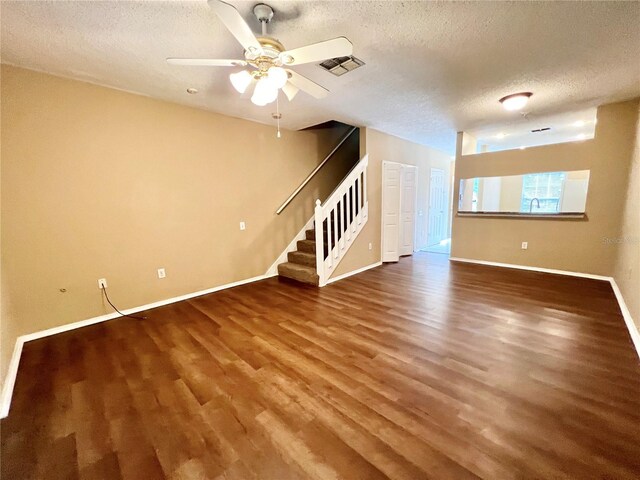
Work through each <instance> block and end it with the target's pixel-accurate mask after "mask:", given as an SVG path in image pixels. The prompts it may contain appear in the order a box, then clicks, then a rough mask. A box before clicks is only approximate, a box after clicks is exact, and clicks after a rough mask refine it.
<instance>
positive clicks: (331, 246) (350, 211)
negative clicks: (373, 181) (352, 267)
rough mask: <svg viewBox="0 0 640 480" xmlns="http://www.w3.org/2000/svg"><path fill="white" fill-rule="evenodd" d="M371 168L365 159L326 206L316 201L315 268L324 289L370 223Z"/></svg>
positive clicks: (350, 173)
mask: <svg viewBox="0 0 640 480" xmlns="http://www.w3.org/2000/svg"><path fill="white" fill-rule="evenodd" d="M368 165H369V157H368V156H367V155H365V156H364V157H363V158H362V159H361V160H360V161H359V162H358V163H357V164H356V165H355V166H354V167H353V168H352V169H351V171H350V172H349V173H348V174H347V176H346V177H345V178H344V180H343V181H342V183H340V185H338V186H337V187H336V189H335V190H334V191H333V193H332V194H331V195H330V196H329V198H328V199H327V200H325V202H324V203H322V202H320V200H317V201H316V210H315V230H316V268H317V272H318V277H319V282H318V283H319V286H321V287H323V286H325V285H326V284H327V280H328V279H329V277H330V276H331V274H332V273H333V272H334V270H335V268H336V267H337V266H338V264H339V263H340V261H341V260H342V258H343V257H344V255H345V254H346V253H347V250H349V247H351V245H353V242H354V240H355V239H356V237H357V236H358V234H359V233H360V231H361V230H362V229H363V228H364V226H365V224H366V223H367V218H368V212H369V203H368V201H367V166H368Z"/></svg>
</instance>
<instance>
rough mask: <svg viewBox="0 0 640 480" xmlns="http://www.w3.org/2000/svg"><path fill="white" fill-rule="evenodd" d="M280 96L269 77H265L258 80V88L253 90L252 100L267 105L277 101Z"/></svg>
mask: <svg viewBox="0 0 640 480" xmlns="http://www.w3.org/2000/svg"><path fill="white" fill-rule="evenodd" d="M277 97H278V89H277V88H276V87H275V85H273V83H271V82H270V81H269V79H268V78H266V77H263V78H261V79H260V80H258V83H257V84H256V89H255V90H254V91H253V95H252V96H251V101H252V102H253V103H254V104H255V105H258V106H260V107H263V106H265V105H266V104H268V103H271V102H273V101H275V99H276V98H277Z"/></svg>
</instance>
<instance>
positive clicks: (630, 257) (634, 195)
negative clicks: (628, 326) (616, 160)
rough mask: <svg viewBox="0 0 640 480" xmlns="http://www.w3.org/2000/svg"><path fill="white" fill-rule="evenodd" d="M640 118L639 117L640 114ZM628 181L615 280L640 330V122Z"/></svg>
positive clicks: (617, 242) (639, 113) (614, 274)
mask: <svg viewBox="0 0 640 480" xmlns="http://www.w3.org/2000/svg"><path fill="white" fill-rule="evenodd" d="M638 115H639V116H640V112H638ZM628 178H629V182H628V185H627V188H626V189H625V192H626V195H625V202H624V209H623V212H622V225H621V229H620V233H619V234H618V237H617V239H616V244H617V255H616V262H615V268H614V271H613V277H614V278H615V279H616V283H617V284H618V287H620V290H621V292H622V295H623V296H624V299H625V303H626V304H627V307H628V308H629V311H630V312H631V316H632V317H633V319H634V321H635V323H636V326H637V327H638V329H640V122H638V123H636V141H635V148H634V150H633V160H632V162H631V165H630V168H629V173H628Z"/></svg>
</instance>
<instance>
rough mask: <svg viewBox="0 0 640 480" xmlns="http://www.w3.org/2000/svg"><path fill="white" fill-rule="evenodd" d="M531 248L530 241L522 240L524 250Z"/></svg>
mask: <svg viewBox="0 0 640 480" xmlns="http://www.w3.org/2000/svg"><path fill="white" fill-rule="evenodd" d="M527 248H529V242H522V250H526V249H527Z"/></svg>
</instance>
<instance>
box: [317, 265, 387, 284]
mask: <svg viewBox="0 0 640 480" xmlns="http://www.w3.org/2000/svg"><path fill="white" fill-rule="evenodd" d="M380 265H382V262H376V263H372V264H371V265H367V266H366V267H362V268H358V269H357V270H353V271H351V272H347V273H343V274H342V275H338V276H337V277H332V278H330V279H329V280H327V285H329V284H330V283H333V282H337V281H338V280H342V279H343V278H347V277H350V276H351V275H356V274H358V273H362V272H365V271H367V270H370V269H372V268H376V267H379V266H380Z"/></svg>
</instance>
